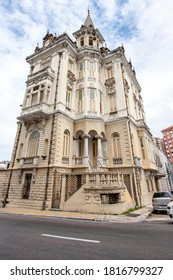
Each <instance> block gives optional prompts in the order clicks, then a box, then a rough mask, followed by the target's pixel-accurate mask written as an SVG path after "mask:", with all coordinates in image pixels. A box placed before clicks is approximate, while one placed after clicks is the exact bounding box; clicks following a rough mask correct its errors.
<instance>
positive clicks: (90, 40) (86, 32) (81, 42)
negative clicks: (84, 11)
mask: <svg viewBox="0 0 173 280" xmlns="http://www.w3.org/2000/svg"><path fill="white" fill-rule="evenodd" d="M73 35H74V37H75V38H76V40H77V45H78V48H82V47H93V48H97V49H100V47H101V46H102V45H103V43H104V41H105V40H104V38H103V36H102V35H101V33H100V31H99V30H98V29H97V28H95V27H94V24H93V22H92V19H91V16H90V12H89V10H88V15H87V18H86V20H85V22H84V24H83V25H82V26H81V28H80V29H79V30H78V31H76V32H74V33H73Z"/></svg>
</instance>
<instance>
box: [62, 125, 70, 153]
mask: <svg viewBox="0 0 173 280" xmlns="http://www.w3.org/2000/svg"><path fill="white" fill-rule="evenodd" d="M69 145H70V132H69V131H68V130H67V129H66V130H65V131H64V139H63V156H64V157H69Z"/></svg>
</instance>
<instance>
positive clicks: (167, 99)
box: [0, 0, 173, 160]
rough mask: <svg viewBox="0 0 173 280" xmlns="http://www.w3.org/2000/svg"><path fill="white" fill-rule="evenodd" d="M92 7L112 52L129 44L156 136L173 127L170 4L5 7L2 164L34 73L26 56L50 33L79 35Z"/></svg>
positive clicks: (126, 0)
mask: <svg viewBox="0 0 173 280" xmlns="http://www.w3.org/2000/svg"><path fill="white" fill-rule="evenodd" d="M88 6H89V8H90V14H91V17H92V20H93V22H94V25H95V27H98V28H99V30H100V32H101V33H102V34H103V36H104V38H105V40H106V43H107V46H108V47H109V48H110V49H112V48H116V47H118V46H119V45H121V43H123V44H124V46H125V50H126V56H127V58H131V59H132V63H133V65H134V67H135V69H136V75H137V79H138V80H139V83H140V85H141V87H142V97H143V100H144V105H145V110H146V118H147V122H148V126H149V127H150V128H151V132H152V133H153V134H154V135H156V136H160V135H161V134H160V131H161V130H162V129H163V128H165V127H168V126H170V125H172V124H173V120H172V109H173V102H172V93H173V83H172V64H173V56H172V50H173V38H172V37H173V35H172V30H173V21H172V14H173V1H170V0H159V1H156V0H143V1H139V0H123V1H120V0H110V1H103V0H98V1H96V0H88V1H81V0H78V1H76V0H50V1H49V2H47V1H44V0H38V1H34V0H23V1H21V0H13V1H9V0H6V1H1V2H0V32H1V44H0V55H1V67H0V75H1V89H0V98H1V102H0V120H1V121H0V134H1V137H0V139H1V141H0V160H5V159H9V158H10V156H11V152H12V150H11V148H12V145H13V140H14V137H15V131H16V117H17V116H18V115H19V114H20V107H19V105H20V104H21V103H22V101H23V95H24V92H25V81H26V78H27V75H28V72H29V65H27V63H26V61H25V58H26V56H28V55H30V54H32V53H33V51H34V48H35V47H36V44H37V42H39V43H40V44H41V43H42V38H43V37H44V35H45V34H46V31H47V29H49V30H50V32H52V33H55V32H56V33H57V35H59V34H61V33H63V32H64V31H66V32H67V33H68V34H69V36H70V37H71V38H72V33H73V32H74V31H76V30H78V29H79V28H80V26H81V24H82V23H83V22H84V20H85V18H86V15H87V10H88Z"/></svg>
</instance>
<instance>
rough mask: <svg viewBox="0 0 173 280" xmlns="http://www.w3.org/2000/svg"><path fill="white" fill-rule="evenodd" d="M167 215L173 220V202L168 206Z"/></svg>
mask: <svg viewBox="0 0 173 280" xmlns="http://www.w3.org/2000/svg"><path fill="white" fill-rule="evenodd" d="M167 214H168V215H169V217H170V218H173V201H171V202H169V203H168V205H167Z"/></svg>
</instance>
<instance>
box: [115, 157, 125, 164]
mask: <svg viewBox="0 0 173 280" xmlns="http://www.w3.org/2000/svg"><path fill="white" fill-rule="evenodd" d="M122 163H123V160H122V157H114V158H113V164H122Z"/></svg>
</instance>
